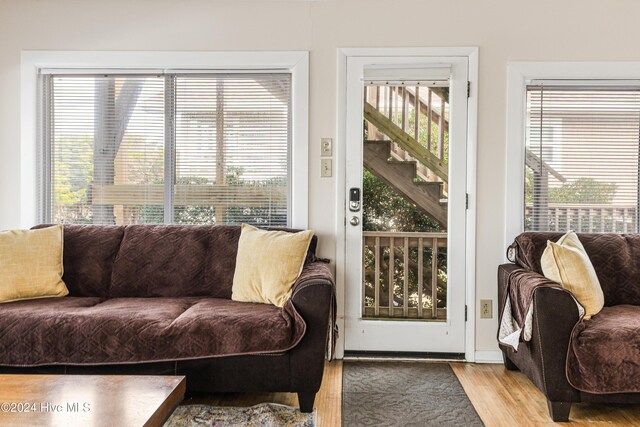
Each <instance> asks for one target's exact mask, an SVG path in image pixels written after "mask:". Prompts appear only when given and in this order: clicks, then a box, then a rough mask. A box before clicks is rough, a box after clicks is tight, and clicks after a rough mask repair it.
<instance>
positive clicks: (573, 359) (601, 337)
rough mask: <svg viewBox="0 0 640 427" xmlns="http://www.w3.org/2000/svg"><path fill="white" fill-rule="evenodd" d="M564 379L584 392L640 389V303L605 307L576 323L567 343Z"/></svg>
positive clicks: (616, 391)
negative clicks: (567, 351)
mask: <svg viewBox="0 0 640 427" xmlns="http://www.w3.org/2000/svg"><path fill="white" fill-rule="evenodd" d="M567 379H568V380H569V383H570V384H571V385H572V386H573V387H575V388H577V389H578V390H581V391H585V392H588V393H637V392H640V306H634V305H618V306H615V307H605V308H603V309H602V311H601V312H600V313H598V314H597V315H595V316H593V317H592V318H591V320H588V321H583V322H580V323H578V325H577V326H576V328H575V329H574V331H573V337H572V339H571V342H570V345H569V353H568V356H567Z"/></svg>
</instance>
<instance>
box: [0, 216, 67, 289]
mask: <svg viewBox="0 0 640 427" xmlns="http://www.w3.org/2000/svg"><path fill="white" fill-rule="evenodd" d="M62 236H63V228H62V225H54V226H53V227H47V228H41V229H38V230H14V231H0V302H10V301H18V300H23V299H35V298H49V297H63V296H65V295H68V294H69V291H68V290H67V287H66V285H65V284H64V282H63V281H62V268H63V267H62V245H63V239H62Z"/></svg>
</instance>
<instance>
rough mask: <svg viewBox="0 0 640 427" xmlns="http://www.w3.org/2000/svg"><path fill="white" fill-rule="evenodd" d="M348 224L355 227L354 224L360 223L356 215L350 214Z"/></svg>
mask: <svg viewBox="0 0 640 427" xmlns="http://www.w3.org/2000/svg"><path fill="white" fill-rule="evenodd" d="M349 224H351V225H353V226H354V227H355V226H356V225H358V224H360V218H358V217H357V216H352V217H351V219H350V220H349Z"/></svg>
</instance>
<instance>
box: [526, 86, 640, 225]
mask: <svg viewBox="0 0 640 427" xmlns="http://www.w3.org/2000/svg"><path fill="white" fill-rule="evenodd" d="M525 102H526V120H525V121H526V123H525V129H524V131H525V168H524V170H525V172H524V175H525V176H524V230H526V231H548V230H555V231H565V230H575V231H578V232H629V233H631V232H638V203H639V199H638V194H639V192H640V182H639V179H638V174H639V171H640V169H639V168H640V162H639V158H640V151H639V148H640V84H639V83H637V82H628V81H627V82H623V81H616V80H608V81H595V80H591V81H585V80H582V81H572V80H564V81H557V80H555V81H554V80H537V81H530V82H529V83H528V84H527V86H526V100H525Z"/></svg>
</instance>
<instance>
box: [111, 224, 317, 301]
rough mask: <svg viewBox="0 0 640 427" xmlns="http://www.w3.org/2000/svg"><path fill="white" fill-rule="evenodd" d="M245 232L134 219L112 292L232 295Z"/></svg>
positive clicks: (117, 264)
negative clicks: (141, 223) (234, 276)
mask: <svg viewBox="0 0 640 427" xmlns="http://www.w3.org/2000/svg"><path fill="white" fill-rule="evenodd" d="M239 238H240V226H238V225H129V226H127V227H126V228H125V232H124V238H123V239H122V244H121V245H120V251H119V253H118V256H117V258H116V261H115V264H114V268H113V277H112V282H111V288H110V290H109V296H110V297H115V298H120V297H187V296H194V297H195V296H208V297H215V298H231V288H232V285H233V274H234V271H235V264H236V255H237V252H238V240H239ZM315 244H316V241H315V238H314V240H313V241H312V244H311V245H310V247H309V254H308V258H309V256H310V255H311V256H312V254H313V251H314V250H315Z"/></svg>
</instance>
